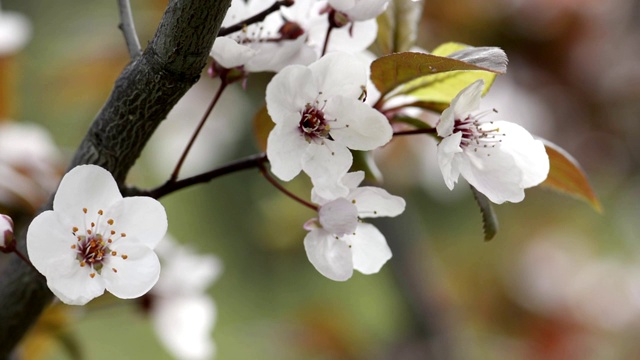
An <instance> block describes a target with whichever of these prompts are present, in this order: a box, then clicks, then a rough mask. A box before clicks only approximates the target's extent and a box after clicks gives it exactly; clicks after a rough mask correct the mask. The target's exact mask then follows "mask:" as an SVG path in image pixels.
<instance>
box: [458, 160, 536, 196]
mask: <svg viewBox="0 0 640 360" xmlns="http://www.w3.org/2000/svg"><path fill="white" fill-rule="evenodd" d="M488 154H490V155H488ZM459 159H460V160H461V161H460V166H459V168H460V174H462V176H464V178H465V179H466V180H467V181H468V182H469V184H471V185H473V186H474V187H475V188H476V189H477V190H478V191H480V192H481V193H483V194H484V195H486V196H487V197H488V198H489V200H491V201H492V202H494V203H496V204H502V203H503V202H505V201H510V202H520V201H522V200H523V199H524V189H523V188H522V186H520V183H521V182H522V170H521V169H519V168H518V167H517V166H516V163H515V161H514V159H513V157H512V156H511V155H510V154H508V153H506V152H504V151H500V150H499V149H498V148H495V149H492V151H490V152H489V151H482V150H479V151H478V152H474V151H465V152H464V156H461V157H459Z"/></svg>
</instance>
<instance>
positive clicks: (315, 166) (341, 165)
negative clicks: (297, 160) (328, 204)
mask: <svg viewBox="0 0 640 360" xmlns="http://www.w3.org/2000/svg"><path fill="white" fill-rule="evenodd" d="M352 162H353V157H352V156H351V152H350V151H349V149H347V148H346V147H345V146H344V145H342V144H338V143H336V142H335V141H330V140H325V141H324V144H323V145H318V144H314V143H312V144H310V145H309V147H308V148H307V151H306V152H305V153H304V156H303V158H302V169H303V170H304V172H305V173H307V175H309V177H310V178H311V182H312V183H313V186H314V187H315V191H316V193H317V194H318V195H319V196H321V197H323V198H326V199H335V198H337V197H341V196H346V195H347V194H348V193H349V189H348V188H347V187H346V186H344V185H343V184H342V182H341V181H340V180H341V179H342V177H343V176H344V175H345V174H346V173H347V171H349V168H350V167H351V164H352Z"/></svg>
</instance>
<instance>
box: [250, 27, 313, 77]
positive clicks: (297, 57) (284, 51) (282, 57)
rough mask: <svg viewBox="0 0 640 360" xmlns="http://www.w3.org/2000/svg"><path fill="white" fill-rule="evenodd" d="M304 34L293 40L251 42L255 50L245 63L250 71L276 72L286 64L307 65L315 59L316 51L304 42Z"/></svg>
mask: <svg viewBox="0 0 640 360" xmlns="http://www.w3.org/2000/svg"><path fill="white" fill-rule="evenodd" d="M305 39H306V36H300V37H298V38H297V39H295V40H289V41H280V42H269V41H267V42H258V43H253V44H251V46H252V48H253V49H254V50H256V54H255V56H253V57H252V58H251V59H250V60H249V61H248V62H247V63H246V65H245V70H247V71H250V72H261V71H273V72H278V71H280V70H282V68H284V67H285V66H287V65H292V64H299V65H309V64H311V63H312V62H314V61H315V60H316V53H315V51H313V49H311V48H310V47H309V46H308V45H306V44H305Z"/></svg>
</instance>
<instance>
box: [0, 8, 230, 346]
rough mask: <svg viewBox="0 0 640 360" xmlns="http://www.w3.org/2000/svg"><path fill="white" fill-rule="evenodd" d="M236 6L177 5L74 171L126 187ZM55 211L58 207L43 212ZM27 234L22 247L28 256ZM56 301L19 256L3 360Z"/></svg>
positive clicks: (104, 113)
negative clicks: (91, 170)
mask: <svg viewBox="0 0 640 360" xmlns="http://www.w3.org/2000/svg"><path fill="white" fill-rule="evenodd" d="M230 3H231V0H171V1H170V2H169V5H168V7H167V10H166V11H165V13H164V16H163V18H162V20H161V22H160V25H159V27H158V30H157V32H156V34H155V36H154V38H153V40H152V41H151V42H150V43H149V45H148V46H147V48H146V49H145V51H144V52H143V54H142V55H141V56H139V57H137V58H135V59H134V60H133V62H131V63H130V64H129V65H128V66H127V67H126V68H125V69H124V70H123V72H122V74H121V75H120V77H119V78H118V79H117V80H116V83H115V85H114V88H113V90H112V92H111V95H110V96H109V99H108V100H107V102H106V103H105V104H104V106H103V107H102V109H101V110H100V112H99V113H98V115H97V116H96V118H95V119H94V121H93V123H92V125H91V127H90V128H89V131H88V132H87V134H86V136H85V137H84V139H83V141H82V143H81V144H80V146H79V147H78V150H77V152H76V153H75V156H74V158H73V161H72V162H71V164H70V167H69V168H73V167H74V166H76V165H79V164H96V165H100V166H102V167H104V168H105V169H107V170H109V171H111V173H113V175H114V177H115V179H116V181H117V182H118V183H119V184H120V185H122V183H123V182H124V179H125V178H126V176H127V173H128V172H129V169H130V168H131V167H132V166H133V164H134V163H135V161H136V159H137V158H138V157H139V155H140V153H141V151H142V149H143V148H144V146H145V145H146V143H147V141H148V140H149V138H150V137H151V134H152V133H153V131H154V130H155V129H156V128H157V127H158V125H159V124H160V122H161V121H162V120H163V119H164V118H165V117H166V115H167V114H168V113H169V111H170V110H171V108H172V107H173V106H174V105H175V104H176V103H177V102H178V100H179V99H180V98H181V97H182V96H183V95H184V94H185V93H186V92H187V90H188V89H189V88H190V87H191V86H192V85H193V84H194V83H195V82H196V81H197V80H198V78H199V77H200V74H201V72H202V69H203V68H204V66H205V65H206V62H207V57H208V54H209V51H210V49H211V46H212V44H213V41H214V39H215V37H216V35H217V33H218V30H219V29H220V24H221V23H222V19H223V18H224V15H225V14H226V12H227V9H228V8H229V5H230ZM50 208H51V201H50V202H49V204H48V205H46V206H45V207H44V208H43V210H47V209H50ZM23 230H24V231H21V234H19V235H21V241H20V244H19V247H20V248H21V250H22V251H24V252H26V249H25V242H24V236H25V232H26V229H23ZM52 299H53V295H52V294H51V292H50V291H49V289H48V288H47V286H46V282H45V279H44V277H42V276H41V275H40V274H38V273H36V272H35V271H34V270H33V269H32V268H30V267H29V266H28V265H26V264H24V263H23V262H21V261H20V260H19V259H18V258H17V257H15V256H14V257H13V258H12V260H11V262H10V264H8V266H6V267H5V271H4V273H2V274H0V359H6V358H8V357H9V355H10V354H11V352H12V351H13V349H14V348H15V346H16V344H17V343H18V342H19V341H20V340H21V339H22V337H23V336H24V335H25V333H26V332H27V330H28V329H29V328H30V327H31V326H32V325H33V324H34V323H35V321H36V320H37V319H38V317H39V315H40V313H41V312H42V311H43V310H44V308H45V307H46V306H47V305H48V304H50V303H51V300H52Z"/></svg>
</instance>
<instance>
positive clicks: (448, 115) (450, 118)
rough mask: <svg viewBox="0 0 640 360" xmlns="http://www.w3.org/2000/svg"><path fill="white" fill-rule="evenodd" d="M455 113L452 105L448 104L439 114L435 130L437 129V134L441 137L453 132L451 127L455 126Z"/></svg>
mask: <svg viewBox="0 0 640 360" xmlns="http://www.w3.org/2000/svg"><path fill="white" fill-rule="evenodd" d="M455 116H456V115H455V113H454V111H453V107H451V106H449V107H448V108H446V109H444V111H443V112H442V115H440V119H439V120H438V123H437V124H436V130H437V131H438V136H440V137H441V138H445V137H447V136H449V135H451V134H453V127H454V126H455V123H456V119H455Z"/></svg>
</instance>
